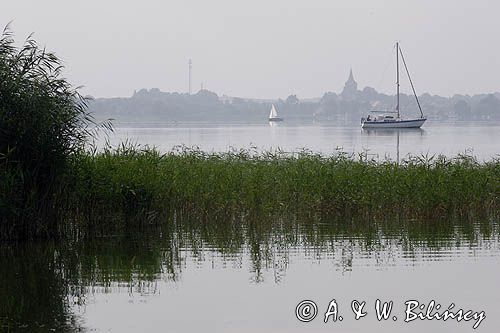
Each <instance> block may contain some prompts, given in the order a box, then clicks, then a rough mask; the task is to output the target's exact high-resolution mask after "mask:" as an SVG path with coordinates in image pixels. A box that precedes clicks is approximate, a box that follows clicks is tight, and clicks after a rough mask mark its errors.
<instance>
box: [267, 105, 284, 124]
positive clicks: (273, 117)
mask: <svg viewBox="0 0 500 333" xmlns="http://www.w3.org/2000/svg"><path fill="white" fill-rule="evenodd" d="M269 121H283V118H280V117H278V111H276V108H275V107H274V104H273V105H272V107H271V112H270V113H269Z"/></svg>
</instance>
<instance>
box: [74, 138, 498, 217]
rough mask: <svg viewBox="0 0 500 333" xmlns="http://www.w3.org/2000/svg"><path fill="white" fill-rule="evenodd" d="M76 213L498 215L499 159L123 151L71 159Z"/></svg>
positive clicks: (123, 147) (242, 152) (120, 149)
mask: <svg viewBox="0 0 500 333" xmlns="http://www.w3.org/2000/svg"><path fill="white" fill-rule="evenodd" d="M73 167H74V170H75V171H74V172H73V173H72V174H73V176H74V178H73V181H74V183H73V184H74V188H73V193H72V196H73V206H74V207H76V208H77V210H78V212H79V215H80V216H82V217H87V220H88V221H91V220H96V219H99V218H101V217H103V216H106V213H107V212H110V213H111V214H112V215H115V216H116V215H117V214H120V215H121V216H122V217H124V218H125V219H126V220H133V219H134V218H135V217H138V218H139V220H141V221H153V220H154V219H155V218H156V217H158V216H162V215H164V214H165V213H166V214H182V215H187V216H195V217H199V218H202V219H204V218H206V219H210V221H214V220H216V219H217V218H218V217H221V218H225V219H227V218H228V217H230V218H241V217H252V216H258V217H261V218H263V217H266V216H277V215H290V214H291V215H300V216H320V215H336V216H344V217H346V216H353V217H363V218H366V219H367V220H371V219H384V218H395V217H401V218H426V217H433V216H441V215H447V216H449V215H462V216H463V215H467V214H472V213H473V214H477V213H484V212H488V213H491V212H496V211H497V209H498V206H499V203H500V161H498V160H493V161H491V162H485V163H478V162H477V161H476V160H475V159H474V158H472V157H470V156H459V157H456V158H454V159H446V158H444V157H437V158H423V157H422V158H411V159H408V160H406V161H404V162H402V163H400V164H397V163H394V162H390V161H387V162H381V163H378V162H374V161H364V160H353V159H350V158H347V157H345V156H344V155H335V156H329V157H326V156H321V155H317V154H312V153H308V152H302V153H297V154H284V153H263V154H255V153H252V152H250V151H237V152H229V153H205V152H202V151H199V150H195V149H187V148H183V149H178V150H177V151H172V152H170V153H167V154H160V153H159V152H158V151H156V150H154V149H147V148H146V149H138V148H134V147H128V146H126V145H122V146H121V147H120V148H118V149H116V150H110V149H106V150H105V151H103V152H101V153H94V154H85V155H81V156H79V157H78V158H77V159H75V163H74V165H73Z"/></svg>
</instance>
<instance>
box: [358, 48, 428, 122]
mask: <svg viewBox="0 0 500 333" xmlns="http://www.w3.org/2000/svg"><path fill="white" fill-rule="evenodd" d="M400 55H401V60H403V65H404V67H405V70H406V74H407V75H408V80H409V81H410V84H411V89H412V90H413V94H414V95H415V100H416V101H417V105H418V109H419V110H420V118H409V119H406V118H405V119H403V118H402V117H401V114H400V110H399V56H400ZM396 73H397V80H396V97H397V104H396V111H391V112H385V113H396V117H394V116H393V115H390V114H382V115H375V116H372V115H368V117H366V118H361V127H362V128H420V127H421V126H422V125H423V124H424V122H425V121H426V120H427V118H426V117H425V116H424V113H423V111H422V107H421V106H420V102H419V100H418V96H417V93H416V91H415V87H414V86H413V82H412V80H411V77H410V72H409V71H408V67H407V66H406V62H405V58H404V56H403V52H402V51H401V48H400V47H399V43H396ZM378 112H380V111H378Z"/></svg>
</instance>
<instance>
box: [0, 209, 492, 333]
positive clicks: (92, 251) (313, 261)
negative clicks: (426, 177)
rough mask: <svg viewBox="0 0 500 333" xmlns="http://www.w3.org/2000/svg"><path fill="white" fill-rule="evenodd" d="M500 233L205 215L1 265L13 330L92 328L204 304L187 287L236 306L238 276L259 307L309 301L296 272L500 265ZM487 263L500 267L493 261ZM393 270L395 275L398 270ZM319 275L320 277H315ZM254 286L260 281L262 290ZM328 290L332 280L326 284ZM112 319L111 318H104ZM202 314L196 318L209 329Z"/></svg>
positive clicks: (19, 255) (23, 250) (434, 225)
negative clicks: (277, 295) (156, 308)
mask: <svg viewBox="0 0 500 333" xmlns="http://www.w3.org/2000/svg"><path fill="white" fill-rule="evenodd" d="M499 240H500V232H499V223H498V218H496V217H485V218H480V219H479V218H478V219H474V221H473V222H471V221H459V220H446V221H445V220H440V221H388V222H378V223H375V222H373V223H366V221H359V220H352V221H337V220H328V219H324V220H322V219H313V220H307V219H298V218H296V217H290V218H285V217H283V218H279V219H272V220H269V221H263V220H260V221H241V220H237V219H233V220H224V221H205V222H202V221H199V220H196V219H189V218H179V217H177V218H175V219H172V220H169V221H165V223H163V224H162V225H158V226H155V227H151V228H147V229H142V230H135V231H132V230H128V231H126V232H121V233H116V234H114V235H104V236H101V237H93V238H83V239H79V240H66V241H61V242H59V243H49V244H47V243H40V244H36V245H29V246H27V245H26V246H20V245H18V246H16V245H3V246H2V251H1V255H0V260H1V263H0V264H1V265H2V267H8V268H9V269H3V270H2V273H1V274H2V278H1V282H2V283H1V286H0V309H1V311H0V318H1V323H2V325H3V326H4V327H9V328H19V327H27V328H29V330H30V331H37V330H39V331H44V330H45V329H47V328H48V327H49V328H55V329H57V330H61V331H75V330H79V329H85V328H95V329H98V330H106V329H113V330H116V331H122V329H124V327H122V326H121V325H122V324H123V323H121V322H122V321H123V322H127V318H123V320H121V321H119V320H118V319H117V318H116V316H114V315H113V314H112V313H114V312H113V311H117V308H116V307H115V306H114V305H112V304H115V303H116V302H118V304H121V305H117V306H118V308H120V306H124V307H127V306H130V307H131V309H132V308H136V310H137V311H138V312H137V318H135V320H136V321H137V322H139V323H143V324H144V322H143V320H150V319H152V318H151V316H155V313H156V312H153V313H150V314H149V315H144V316H143V314H142V313H143V312H142V311H140V304H147V303H151V302H152V303H153V304H154V303H155V302H160V303H162V304H163V305H162V307H169V306H173V304H171V303H169V299H170V298H169V297H173V299H176V300H178V299H179V297H180V299H184V300H185V302H188V303H189V302H195V301H196V300H195V299H192V297H193V295H192V293H190V292H188V290H189V291H192V290H197V287H196V286H197V285H199V284H201V285H203V284H206V285H205V288H207V289H206V292H207V293H218V294H220V295H221V302H222V304H218V305H217V306H216V308H217V307H223V308H224V307H226V308H227V307H231V304H224V300H226V301H228V302H231V301H230V300H231V299H232V298H231V297H229V298H228V296H227V292H228V290H233V289H232V288H233V287H234V285H235V284H236V285H237V286H238V287H237V288H236V287H234V288H235V289H234V290H238V293H240V294H241V296H242V297H245V298H246V299H247V301H248V302H250V303H251V305H252V306H253V307H256V309H258V307H259V306H260V305H259V304H260V302H262V301H265V302H271V303H272V302H273V300H272V299H268V300H264V299H260V300H259V301H258V300H257V299H256V298H255V297H252V295H253V292H257V290H260V291H263V290H268V289H269V290H270V292H274V291H279V290H282V291H286V293H287V297H289V298H290V297H291V298H292V299H293V300H295V298H297V299H298V298H300V297H302V296H304V297H305V296H307V292H308V290H312V289H310V286H309V285H308V284H307V283H305V282H304V285H303V288H302V289H303V290H297V281H296V280H297V279H302V278H304V277H307V276H308V274H309V273H313V272H322V273H321V274H323V275H324V276H329V278H328V279H329V280H328V281H331V283H332V285H334V284H335V283H336V282H335V281H337V280H339V279H341V278H340V277H342V276H344V277H348V278H349V277H350V276H352V277H356V276H359V275H360V274H361V273H362V272H365V273H366V274H367V276H377V273H376V272H380V271H381V272H387V271H389V272H393V273H394V276H397V275H398V272H403V271H408V270H410V271H411V270H419V269H420V268H422V267H423V268H424V269H425V267H427V266H428V265H429V264H432V263H434V262H452V263H460V265H463V266H464V267H467V266H468V265H469V264H471V263H472V262H474V261H476V260H480V258H486V259H488V258H493V259H494V260H496V262H498V258H500V241H499ZM493 262H495V261H493ZM487 263H490V261H488V260H487ZM488 265H490V266H489V267H490V268H492V269H496V268H495V267H496V265H495V267H494V266H492V265H491V264H488ZM419 267H420V268H419ZM497 271H498V269H497ZM393 273H391V274H393ZM431 274H432V271H431ZM388 276H389V279H390V276H392V275H388ZM311 278H312V280H313V281H314V279H315V276H311ZM386 278H387V277H386ZM436 278H439V276H436ZM318 281H322V280H318ZM409 282H410V283H413V282H415V283H418V281H409ZM318 283H319V284H321V283H324V281H323V282H318ZM391 283H398V281H392V282H391ZM193 284H194V285H195V286H194V287H193ZM299 285H301V284H300V283H299ZM188 286H189V287H188ZM252 286H254V287H252ZM256 286H261V287H259V289H257V290H256V289H255V287H256ZM273 286H275V287H273ZM278 286H281V287H278ZM292 286H293V288H292ZM331 287H332V286H329V285H324V286H323V288H324V289H326V290H331ZM172 288H173V289H172ZM185 288H187V289H185ZM273 288H279V289H273ZM311 292H312V291H311ZM349 292H350V293H353V294H356V293H357V292H358V291H357V290H350V291H349ZM183 293H185V295H184V296H183ZM260 293H261V292H257V294H256V295H260ZM458 293H459V294H458V295H459V296H460V291H458ZM173 295H174V296H173ZM175 295H177V296H175ZM200 296H202V295H200ZM416 296H418V295H416ZM442 296H443V297H447V298H448V297H449V296H450V295H442ZM462 296H463V295H462ZM462 296H460V297H462ZM263 297H265V296H263ZM324 297H327V296H326V295H325V296H324ZM328 297H329V296H328ZM323 301H327V299H324V300H323ZM108 302H109V305H106V304H108ZM130 302H132V303H130ZM213 302H215V303H217V302H218V301H217V299H214V300H213ZM235 302H237V301H236V300H235ZM238 304H239V303H238ZM292 305H293V304H289V306H290V307H292ZM466 305H467V304H466ZM249 306H250V305H249ZM264 308H266V307H265V306H264ZM264 308H263V309H264ZM97 309H99V310H97ZM173 309H174V310H175V307H173ZM180 309H184V311H187V309H186V308H183V307H181V308H179V310H178V311H181V310H180ZM252 309H253V308H252ZM123 310H124V309H123ZM124 311H126V310H124ZM134 311H135V310H134ZM213 311H215V312H217V311H216V310H215V308H214V309H213V310H210V309H207V313H209V314H210V313H212V312H213ZM252 311H253V313H254V314H255V312H256V311H257V312H258V310H255V309H253V310H252ZM276 311H277V313H276V314H273V313H272V309H267V310H266V312H267V313H268V315H269V316H270V317H269V318H267V319H265V320H264V319H263V321H262V322H261V324H262V325H261V326H262V327H266V325H265V323H266V322H267V321H268V320H271V317H272V316H274V315H275V316H278V317H279V316H280V314H281V315H284V313H281V312H280V311H282V310H280V311H278V310H276ZM212 314H213V313H212ZM106 315H109V317H108V318H107V319H104V318H105V317H106ZM249 315H250V314H249ZM181 317H182V316H181ZM154 318H155V320H157V321H158V323H159V322H161V323H162V325H163V324H164V325H170V324H171V323H170V321H173V322H176V320H177V319H176V316H163V317H162V316H160V317H154ZM207 318H208V317H207ZM205 319H206V318H205ZM240 319H241V320H244V319H245V316H244V315H242V317H241V318H240ZM288 319H289V323H288V324H290V325H292V324H294V325H297V323H295V322H293V320H292V318H288ZM179 320H180V319H179ZM206 320H208V319H206ZM221 320H222V319H221ZM266 320H267V321H266ZM202 322H204V321H203V320H202V321H201V322H199V323H198V325H201V326H203V324H201V323H202ZM214 322H217V321H214ZM120 323H121V324H120ZM205 324H206V322H205ZM115 325H116V326H115ZM148 325H149V324H148ZM176 325H177V326H176ZM185 325H186V322H183V321H182V320H181V322H177V324H175V323H174V324H173V327H177V328H178V329H180V330H181V331H182V328H186V327H190V328H191V329H194V328H196V327H194V326H189V325H188V326H185ZM190 325H194V324H193V323H191V324H190ZM127 327H128V326H127ZM131 327H132V326H131ZM230 327H232V328H233V329H239V328H241V327H239V326H238V325H237V327H239V328H235V327H234V326H231V325H230ZM297 327H298V326H297ZM139 328H140V327H139ZM149 328H150V329H152V330H157V331H158V330H160V329H161V327H157V326H151V327H149ZM288 328H290V327H288ZM186 329H187V328H186ZM130 330H131V331H132V329H130Z"/></svg>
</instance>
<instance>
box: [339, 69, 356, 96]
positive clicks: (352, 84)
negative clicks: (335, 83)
mask: <svg viewBox="0 0 500 333" xmlns="http://www.w3.org/2000/svg"><path fill="white" fill-rule="evenodd" d="M357 91H358V83H357V82H356V80H354V75H353V74H352V67H351V69H350V71H349V78H348V79H347V81H346V83H345V85H344V89H343V90H342V94H341V95H342V97H343V98H345V99H354V98H355V96H356V92H357Z"/></svg>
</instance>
